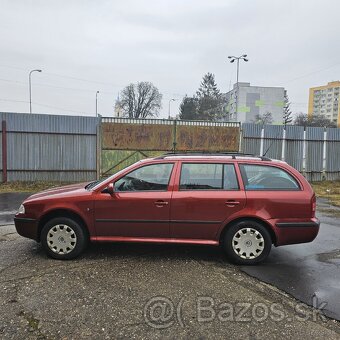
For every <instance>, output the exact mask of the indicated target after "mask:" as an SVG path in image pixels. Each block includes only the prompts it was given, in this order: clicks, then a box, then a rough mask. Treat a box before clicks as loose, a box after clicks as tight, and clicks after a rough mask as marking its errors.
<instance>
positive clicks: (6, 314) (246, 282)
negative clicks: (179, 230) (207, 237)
mask: <svg viewBox="0 0 340 340" xmlns="http://www.w3.org/2000/svg"><path fill="white" fill-rule="evenodd" d="M22 197H23V196H20V198H19V197H17V196H16V195H15V194H10V195H9V196H8V195H6V196H4V195H0V206H2V207H3V209H8V210H7V212H9V213H8V214H7V215H6V214H4V212H5V211H4V210H3V211H2V213H3V214H2V215H0V224H1V225H3V226H2V227H0V274H1V275H0V338H1V339H9V338H11V339H23V338H25V339H73V338H74V339H93V338H96V339H111V338H118V339H119V338H120V339H125V338H136V339H137V338H138V339H139V338H159V339H163V338H178V339H182V338H194V339H209V338H216V339H222V338H229V339H268V338H273V339H291V338H312V339H340V325H339V323H338V322H336V321H333V320H330V319H325V318H324V317H323V316H322V314H324V313H325V312H326V314H328V315H331V316H333V317H337V316H338V314H337V313H338V312H339V311H338V306H337V305H338V304H339V296H340V294H339V284H338V282H339V270H338V269H339V260H338V258H337V253H336V251H337V250H336V246H337V245H339V239H340V233H339V229H340V227H339V226H337V224H336V220H334V219H332V218H328V217H326V216H324V215H320V216H321V219H322V222H323V225H322V229H321V234H320V238H318V239H317V240H316V241H315V242H314V243H310V244H306V245H298V246H290V247H282V248H276V249H275V248H274V249H273V252H272V254H271V255H270V257H269V259H268V261H266V263H264V264H263V265H260V266H256V267H243V268H240V267H236V266H233V265H230V264H228V262H227V260H226V258H225V255H224V254H223V252H221V251H220V250H219V249H218V248H214V247H202V246H184V245H183V246H175V245H142V244H98V245H91V246H90V248H89V249H88V250H87V251H86V252H85V254H84V255H83V256H81V257H80V258H79V259H76V260H74V261H66V262H63V261H56V260H52V259H48V258H47V257H46V256H45V254H44V252H43V251H42V249H41V247H40V245H38V244H37V243H36V242H34V241H32V240H28V239H24V238H22V237H20V236H19V235H17V234H16V233H15V229H14V227H13V226H12V225H7V226H4V224H6V223H5V221H7V220H8V219H9V216H10V212H11V211H13V210H15V209H16V208H17V206H18V203H19V204H20V202H18V201H20V200H21V199H22ZM4 201H7V202H4ZM11 202H15V203H13V204H12V203H11ZM14 204H15V206H14ZM3 216H6V219H5V220H3V221H1V219H2V217H3ZM245 272H246V273H249V274H250V275H251V276H249V275H248V274H246V273H245ZM252 276H254V277H258V278H259V279H260V280H257V279H256V278H254V277H252ZM263 281H264V282H268V283H270V285H268V284H266V283H264V282H263ZM276 287H278V288H280V289H281V290H282V291H281V290H278V289H276ZM283 291H286V292H288V293H289V294H290V295H292V296H296V297H297V298H298V300H301V301H306V302H307V303H308V304H311V303H312V295H313V294H314V293H315V295H316V300H315V299H314V301H316V307H320V308H321V309H322V312H321V315H320V314H319V313H318V312H317V311H316V310H312V309H311V308H308V307H307V306H306V305H302V304H301V303H300V302H299V301H298V300H295V299H294V298H292V297H291V296H290V295H288V294H285V293H284V292H283ZM324 302H326V303H327V305H326V307H325V306H324Z"/></svg>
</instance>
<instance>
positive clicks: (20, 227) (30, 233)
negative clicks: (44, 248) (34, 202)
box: [14, 217, 39, 241]
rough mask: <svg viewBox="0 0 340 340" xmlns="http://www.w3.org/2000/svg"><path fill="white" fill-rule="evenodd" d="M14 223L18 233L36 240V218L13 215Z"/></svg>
mask: <svg viewBox="0 0 340 340" xmlns="http://www.w3.org/2000/svg"><path fill="white" fill-rule="evenodd" d="M14 224H15V229H16V230H17V233H18V234H19V235H21V236H23V237H27V238H31V239H32V240H35V241H38V239H39V237H38V221H37V220H36V219H33V218H26V217H14Z"/></svg>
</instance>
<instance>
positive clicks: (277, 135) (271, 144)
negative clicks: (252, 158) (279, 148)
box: [262, 126, 286, 157]
mask: <svg viewBox="0 0 340 340" xmlns="http://www.w3.org/2000/svg"><path fill="white" fill-rule="evenodd" d="M285 128H286V126H285V127H284V129H285ZM280 133H281V131H279V132H278V133H277V134H276V136H275V138H273V140H272V142H271V143H270V145H269V146H268V148H267V150H266V152H265V153H264V154H263V155H262V157H265V156H266V154H267V152H268V151H269V150H270V148H271V147H272V146H273V143H274V141H275V140H276V139H277V137H279V134H280Z"/></svg>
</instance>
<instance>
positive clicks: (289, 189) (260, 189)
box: [238, 162, 303, 191]
mask: <svg viewBox="0 0 340 340" xmlns="http://www.w3.org/2000/svg"><path fill="white" fill-rule="evenodd" d="M245 165H249V166H261V167H271V168H276V169H280V170H282V171H284V172H285V173H287V174H288V175H289V176H290V177H292V178H293V179H294V181H295V183H296V184H297V185H298V188H296V189H295V188H287V189H283V188H278V189H271V188H258V189H248V188H247V183H248V177H247V175H246V173H245V169H244V166H245ZM238 166H239V169H240V172H241V177H242V181H243V186H244V191H303V188H302V186H301V183H300V181H299V180H298V179H297V178H296V177H295V176H293V175H292V174H291V173H290V172H288V171H287V170H286V169H283V168H281V167H280V166H277V165H272V164H270V165H269V164H252V163H244V162H242V163H239V164H238Z"/></svg>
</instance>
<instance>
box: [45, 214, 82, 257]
mask: <svg viewBox="0 0 340 340" xmlns="http://www.w3.org/2000/svg"><path fill="white" fill-rule="evenodd" d="M41 243H42V246H43V248H44V249H45V251H46V253H47V255H49V256H50V257H53V258H55V259H58V260H70V259H74V258H75V257H77V256H78V255H79V254H80V253H81V252H82V251H83V250H84V249H85V247H86V245H87V234H86V233H85V231H84V229H83V228H82V226H80V225H79V223H78V222H76V221H74V220H72V219H70V218H67V217H56V218H53V219H51V220H50V221H48V222H47V223H46V224H45V226H44V227H43V229H42V231H41Z"/></svg>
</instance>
